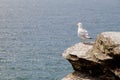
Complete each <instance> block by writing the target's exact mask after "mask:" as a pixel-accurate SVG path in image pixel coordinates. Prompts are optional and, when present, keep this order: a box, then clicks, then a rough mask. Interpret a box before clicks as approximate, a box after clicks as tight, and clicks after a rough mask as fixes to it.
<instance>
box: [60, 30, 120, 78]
mask: <svg viewBox="0 0 120 80" xmlns="http://www.w3.org/2000/svg"><path fill="white" fill-rule="evenodd" d="M63 57H64V58H65V59H67V60H68V61H69V62H70V63H71V65H72V67H73V69H74V72H73V73H70V74H68V75H67V76H66V77H64V78H63V79H62V80H120V32H103V33H101V34H99V35H98V36H97V39H96V41H95V43H82V42H80V43H78V44H75V45H74V46H72V47H70V48H68V49H67V50H65V51H64V53H63Z"/></svg>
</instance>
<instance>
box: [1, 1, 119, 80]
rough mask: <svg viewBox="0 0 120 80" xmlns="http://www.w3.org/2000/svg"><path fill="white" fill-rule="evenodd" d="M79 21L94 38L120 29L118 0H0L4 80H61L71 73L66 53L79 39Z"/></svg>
mask: <svg viewBox="0 0 120 80" xmlns="http://www.w3.org/2000/svg"><path fill="white" fill-rule="evenodd" d="M79 21H81V22H82V23H83V24H84V26H85V28H86V29H87V30H88V31H89V32H90V35H91V36H92V37H94V38H95V37H96V35H97V34H98V33H100V32H103V31H120V0H0V80H61V78H63V77H64V76H65V75H66V74H68V73H69V72H72V67H71V65H70V64H69V63H68V62H67V60H65V59H63V57H62V53H63V51H64V50H65V49H66V48H68V47H70V46H71V45H73V44H75V43H78V42H79V41H80V40H79V38H78V37H77V26H76V24H77V22H79Z"/></svg>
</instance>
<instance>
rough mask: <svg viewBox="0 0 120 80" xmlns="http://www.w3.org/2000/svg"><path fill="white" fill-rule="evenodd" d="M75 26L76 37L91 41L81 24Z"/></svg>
mask: <svg viewBox="0 0 120 80" xmlns="http://www.w3.org/2000/svg"><path fill="white" fill-rule="evenodd" d="M77 26H78V37H80V38H81V39H83V40H84V39H92V38H91V37H90V36H89V34H88V31H87V30H86V29H84V28H83V26H82V23H81V22H79V23H78V24H77Z"/></svg>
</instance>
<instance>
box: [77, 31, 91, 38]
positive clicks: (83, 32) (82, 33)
mask: <svg viewBox="0 0 120 80" xmlns="http://www.w3.org/2000/svg"><path fill="white" fill-rule="evenodd" d="M79 36H80V37H81V38H84V39H86V38H87V39H91V37H90V36H89V34H88V31H87V30H86V29H81V30H80V31H79Z"/></svg>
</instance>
